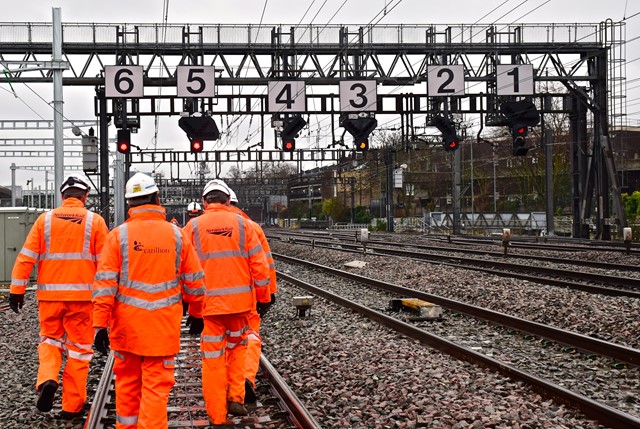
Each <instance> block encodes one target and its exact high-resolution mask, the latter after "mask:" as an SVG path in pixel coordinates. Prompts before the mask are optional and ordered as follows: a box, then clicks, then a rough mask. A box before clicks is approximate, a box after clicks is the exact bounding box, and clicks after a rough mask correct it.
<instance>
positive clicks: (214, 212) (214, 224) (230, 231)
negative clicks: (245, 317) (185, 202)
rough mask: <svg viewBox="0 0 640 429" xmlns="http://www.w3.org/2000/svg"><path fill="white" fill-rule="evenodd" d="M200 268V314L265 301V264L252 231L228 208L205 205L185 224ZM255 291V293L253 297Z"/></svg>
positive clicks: (237, 310)
mask: <svg viewBox="0 0 640 429" xmlns="http://www.w3.org/2000/svg"><path fill="white" fill-rule="evenodd" d="M185 231H186V232H187V234H188V235H189V237H190V238H191V239H192V241H193V244H194V246H195V248H196V252H197V253H198V257H199V258H200V262H201V263H202V268H203V269H204V273H205V278H206V287H207V296H206V300H205V308H204V315H205V316H211V315H221V314H234V313H243V312H245V311H250V310H252V309H254V308H255V306H256V298H257V300H258V301H261V302H269V301H270V300H271V296H270V293H269V287H268V286H269V264H268V262H267V258H266V256H265V253H264V251H263V250H262V246H261V245H260V241H259V240H258V237H257V235H256V233H255V230H254V229H253V227H252V226H251V224H250V223H249V222H247V221H246V220H245V219H244V218H243V217H241V216H238V215H237V214H235V213H234V212H233V211H232V210H231V208H230V207H228V206H225V205H222V204H209V205H208V206H207V208H206V209H205V211H204V213H203V214H202V215H201V216H199V217H197V218H195V219H193V220H192V221H191V222H189V223H188V224H187V226H186V227H185ZM254 293H255V296H254Z"/></svg>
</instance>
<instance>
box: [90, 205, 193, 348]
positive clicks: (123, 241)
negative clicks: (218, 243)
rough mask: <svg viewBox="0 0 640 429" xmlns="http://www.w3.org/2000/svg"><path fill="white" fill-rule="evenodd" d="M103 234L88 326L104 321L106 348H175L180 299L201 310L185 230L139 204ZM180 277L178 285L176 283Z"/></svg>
mask: <svg viewBox="0 0 640 429" xmlns="http://www.w3.org/2000/svg"><path fill="white" fill-rule="evenodd" d="M129 216H130V217H129V219H128V220H127V221H126V222H125V223H124V224H122V225H120V226H119V227H117V228H115V229H114V230H113V231H111V233H109V235H108V236H107V240H106V242H105V245H104V249H103V251H102V258H101V259H100V264H99V265H98V272H97V273H96V278H95V283H94V288H93V326H94V327H109V326H110V328H111V332H110V334H109V338H110V340H111V348H112V349H113V350H118V351H126V352H130V353H134V354H137V355H140V356H169V355H173V354H175V353H177V352H178V351H179V349H180V323H181V321H182V300H183V299H184V300H185V301H186V302H188V303H189V304H190V305H189V308H190V313H191V314H192V315H194V316H195V317H201V316H202V302H203V299H204V294H205V288H204V273H203V271H202V267H201V266H200V262H199V261H198V256H197V255H196V252H195V250H194V248H193V245H192V244H191V241H190V240H189V239H188V238H187V236H186V234H185V233H184V232H183V231H182V230H181V229H180V228H179V227H177V226H176V225H173V224H171V223H169V222H167V221H166V218H165V216H166V215H165V209H164V208H163V207H161V206H158V205H152V204H147V205H142V206H138V207H134V208H131V209H130V210H129ZM181 283H182V285H181Z"/></svg>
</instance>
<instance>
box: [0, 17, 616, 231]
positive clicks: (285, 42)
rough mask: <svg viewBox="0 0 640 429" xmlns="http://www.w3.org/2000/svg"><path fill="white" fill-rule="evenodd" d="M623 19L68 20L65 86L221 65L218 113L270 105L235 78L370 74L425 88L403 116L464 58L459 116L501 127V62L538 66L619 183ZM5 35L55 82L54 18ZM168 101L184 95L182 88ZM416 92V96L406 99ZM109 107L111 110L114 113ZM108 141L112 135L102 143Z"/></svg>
mask: <svg viewBox="0 0 640 429" xmlns="http://www.w3.org/2000/svg"><path fill="white" fill-rule="evenodd" d="M7 27H8V28H7ZM624 27H625V24H624V22H618V23H616V22H611V21H606V22H602V23H595V24H505V25H500V24H490V25H483V24H472V25H464V24H460V25H458V24H455V25H444V24H443V25H384V26H381V25H368V26H330V25H326V26H314V25H301V26H264V25H263V26H255V25H207V24H204V25H196V24H189V25H176V24H168V25H163V24H79V23H74V24H63V28H62V31H63V46H62V51H63V60H64V61H65V62H67V63H68V64H69V70H68V71H67V72H66V75H65V77H64V79H63V84H64V85H86V86H96V87H101V86H102V85H104V84H105V80H104V70H103V69H104V67H105V66H106V65H115V64H123V63H125V62H126V64H135V65H139V66H142V68H143V70H144V78H143V80H144V86H145V87H147V86H149V87H153V86H158V87H160V86H161V87H163V89H166V88H173V87H175V85H176V82H177V74H176V67H177V66H179V65H184V64H197V65H209V66H214V67H215V69H216V73H217V77H216V86H217V88H218V91H217V96H216V101H217V100H218V99H224V98H227V100H226V101H227V103H226V105H227V106H226V107H225V108H223V109H221V110H218V111H216V109H213V108H212V109H210V111H211V112H213V113H214V114H256V113H259V114H264V113H266V110H265V108H264V99H263V98H261V99H259V100H255V99H252V98H246V97H245V96H237V95H233V93H232V92H231V91H232V90H231V89H229V87H230V86H235V85H242V86H249V87H251V86H254V87H264V86H266V85H267V84H268V82H269V81H272V80H279V79H291V80H303V81H304V82H305V83H306V84H307V85H335V86H337V85H338V84H339V82H340V81H341V80H345V79H364V78H366V79H371V80H375V81H376V83H377V84H379V85H383V86H388V87H396V88H391V89H390V90H388V91H387V93H386V94H381V95H380V96H381V97H382V98H384V97H387V96H393V95H394V94H393V93H394V92H395V91H396V90H397V89H398V88H399V87H403V86H406V87H408V88H411V89H410V90H409V91H411V92H415V93H416V95H415V96H414V95H413V94H409V95H406V94H403V95H402V97H401V98H400V100H401V101H398V100H396V102H395V107H394V108H393V109H390V110H388V111H386V110H384V108H381V110H380V112H381V113H396V114H397V113H402V114H404V111H405V110H406V107H407V106H411V107H410V112H411V113H414V112H423V110H421V109H422V108H423V106H424V109H426V113H427V114H429V113H433V107H434V106H438V105H439V103H442V100H439V98H440V99H441V98H444V97H426V96H425V95H424V94H420V92H423V91H418V90H415V89H414V88H415V86H416V85H420V84H424V83H425V82H426V81H427V68H428V67H429V66H434V65H435V66H437V65H452V64H457V65H461V66H462V67H463V69H464V76H465V81H466V82H467V84H466V88H465V94H464V96H461V97H457V101H456V103H453V104H452V106H453V107H452V109H453V110H455V111H457V112H460V113H465V112H469V113H471V112H473V113H484V114H486V115H487V117H488V119H491V120H487V125H503V123H501V122H500V120H499V116H500V115H499V114H498V109H497V108H498V106H499V104H500V102H501V101H504V100H505V97H504V96H502V97H500V96H498V95H497V92H498V91H497V90H498V88H497V85H496V77H497V68H498V66H499V65H501V64H531V65H532V69H533V76H532V79H533V80H534V82H535V84H536V85H538V86H537V88H536V94H535V96H538V95H542V94H537V92H546V91H544V90H543V89H541V88H542V85H541V84H543V83H547V82H548V83H550V84H553V83H558V84H561V85H564V86H565V87H566V88H568V90H569V94H570V95H571V96H572V97H577V98H579V99H580V102H581V103H584V104H586V105H587V107H588V108H589V110H590V113H591V115H592V117H593V120H592V121H590V122H593V123H594V124H595V125H596V128H597V129H595V130H594V135H595V136H596V137H594V139H593V142H592V143H591V144H592V146H593V147H592V154H593V156H594V157H598V158H600V159H598V160H597V162H594V163H593V165H594V168H599V169H602V170H604V169H606V170H607V171H606V174H605V173H604V171H602V172H600V173H599V174H598V177H607V176H608V177H609V179H611V180H613V179H615V177H616V172H615V166H614V165H613V164H612V163H611V162H610V159H609V157H610V154H611V150H610V145H609V144H608V138H609V137H608V133H609V131H610V130H614V129H615V128H616V125H620V122H619V121H620V120H621V119H622V118H623V117H624V114H625V111H624V108H622V109H620V108H618V107H619V106H621V104H620V103H621V101H620V100H622V99H624V91H625V90H624V85H625V80H626V77H625V76H624V74H623V73H622V74H621V73H620V70H622V69H623V67H622V65H624V58H623V57H622V55H618V54H617V53H616V52H617V51H618V50H619V51H620V52H623V51H624V50H623V49H622V47H623V44H624V36H623V34H624ZM0 34H4V35H9V36H6V37H5V39H3V43H2V45H1V46H0V65H3V66H4V68H10V69H11V72H10V73H9V74H8V78H9V79H10V81H13V82H16V83H19V82H25V83H34V82H50V81H51V78H52V75H53V72H51V71H43V70H32V69H31V68H30V67H29V63H33V62H36V61H38V58H39V57H40V56H42V55H49V54H50V53H51V44H52V41H51V34H52V31H51V24H47V23H14V24H0ZM9 66H11V67H9ZM608 76H614V77H615V79H608V78H607V77H608ZM319 92H321V91H319ZM325 92H326V91H325ZM163 93H165V91H163ZM608 94H611V95H608ZM544 95H548V94H544ZM169 97H171V100H173V99H175V98H176V96H175V95H169ZM243 97H245V98H243ZM259 97H260V96H259ZM325 97H328V96H326V95H325ZM407 97H408V98H409V99H411V102H410V103H406V102H405V100H406V99H407ZM421 97H422V98H424V99H421ZM475 97H477V98H486V103H484V105H485V106H487V107H486V111H485V110H483V109H478V108H477V107H475V105H476V103H475V102H474V98H475ZM608 97H613V98H608ZM243 99H244V101H245V108H244V109H240V108H238V107H237V106H238V105H239V104H240V103H237V102H238V100H243ZM506 99H509V98H508V97H506ZM324 100H325V101H324V102H323V103H322V107H321V108H320V110H319V111H317V112H313V111H306V113H325V114H335V113H337V112H336V110H335V109H334V107H333V106H334V103H333V100H332V99H330V98H325V99H324ZM460 100H463V101H464V102H465V103H466V104H465V105H463V104H462V103H460ZM102 103H103V102H100V103H99V102H98V101H96V112H100V113H101V114H102V115H105V114H107V112H106V110H107V106H106V105H105V104H102ZM172 103H173V101H172ZM208 103H209V104H208V105H207V101H206V102H204V103H203V106H205V105H207V106H214V105H216V104H217V103H216V102H214V101H213V100H211V99H210V100H208ZM380 104H384V103H380ZM480 104H482V103H480ZM255 105H257V106H260V107H259V108H258V109H257V110H255V109H254V108H253V107H252V106H255ZM153 106H154V104H153V103H152V104H151V105H150V106H149V107H147V108H144V107H145V106H142V107H143V108H142V109H138V110H141V111H138V112H135V113H137V114H139V115H144V114H147V115H163V114H164V115H172V114H176V112H177V111H178V110H180V109H181V108H175V109H174V108H173V105H172V108H171V110H170V111H167V112H158V111H157V110H154V107H153ZM559 111H561V110H558V112H559ZM380 112H379V113H380ZM550 112H554V113H555V112H556V111H555V110H550ZM611 112H615V114H612V113H611ZM543 113H544V112H543ZM112 115H114V113H113V112H111V113H109V116H112ZM492 116H493V118H492ZM495 118H498V120H495ZM103 137H106V135H105V136H101V139H102V138H103ZM574 144H576V142H574ZM602 157H607V159H603V158H602ZM589 174H591V173H589ZM574 176H576V177H577V179H576V180H578V181H580V182H581V183H588V182H589V179H588V177H587V173H586V172H583V171H578V172H574ZM607 186H608V183H606V180H603V181H601V182H600V184H599V185H598V186H596V188H598V189H599V190H598V192H599V194H598V195H596V198H597V199H602V198H604V200H606V201H608V199H609V198H606V197H607V196H608V195H605V194H604V192H605V190H603V189H601V188H603V187H607ZM611 186H612V188H613V189H614V193H613V195H612V196H613V198H614V199H616V198H618V199H619V195H615V194H616V191H617V186H616V184H615V183H611ZM578 188H580V187H578ZM582 189H586V190H587V191H586V193H585V194H583V195H579V198H580V199H582V200H583V204H582V207H586V206H588V204H587V203H586V201H587V200H591V199H593V197H594V195H593V193H592V191H590V190H589V189H591V187H590V186H582ZM614 205H615V207H616V211H617V213H616V215H617V216H618V222H619V223H624V220H623V219H622V216H623V214H622V213H621V210H620V204H619V201H616V202H615V204H614ZM607 211H608V207H606V204H605V206H604V207H603V210H601V211H600V212H599V213H598V217H599V219H600V221H602V222H603V225H602V228H599V230H600V231H602V234H601V235H602V236H603V237H606V236H607V230H608V227H606V226H605V225H604V219H605V218H606V217H608V213H607ZM574 221H576V222H581V223H582V222H584V221H585V219H584V218H574Z"/></svg>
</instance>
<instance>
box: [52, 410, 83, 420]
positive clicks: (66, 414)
mask: <svg viewBox="0 0 640 429" xmlns="http://www.w3.org/2000/svg"><path fill="white" fill-rule="evenodd" d="M82 416H84V410H80V411H76V412H75V413H72V412H70V411H65V410H62V411H60V414H58V418H59V419H61V420H73V419H77V418H80V417H82Z"/></svg>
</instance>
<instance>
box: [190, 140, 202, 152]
mask: <svg viewBox="0 0 640 429" xmlns="http://www.w3.org/2000/svg"><path fill="white" fill-rule="evenodd" d="M202 149H204V145H203V144H202V140H191V152H192V153H197V152H202Z"/></svg>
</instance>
